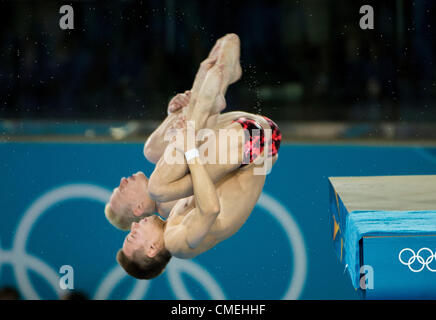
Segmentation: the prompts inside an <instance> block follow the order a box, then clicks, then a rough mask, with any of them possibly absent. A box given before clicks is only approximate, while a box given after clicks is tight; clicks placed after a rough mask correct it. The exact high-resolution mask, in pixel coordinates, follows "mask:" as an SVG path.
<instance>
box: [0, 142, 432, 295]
mask: <svg viewBox="0 0 436 320" xmlns="http://www.w3.org/2000/svg"><path fill="white" fill-rule="evenodd" d="M0 158H1V162H0V177H1V179H2V186H1V192H0V216H1V222H0V286H4V285H13V286H17V287H18V288H19V289H20V291H21V292H22V295H23V296H24V297H25V298H43V299H56V298H57V297H58V295H60V294H63V293H64V292H65V291H62V289H60V288H59V281H58V277H61V276H62V274H60V273H59V268H60V267H61V266H62V265H70V266H72V267H73V269H74V287H75V289H78V290H81V291H83V292H85V293H86V294H88V295H89V297H91V298H100V299H104V298H108V299H125V298H136V299H138V298H140V299H175V298H183V299H188V298H194V299H209V298H226V299H282V298H300V299H356V298H359V296H358V293H357V292H356V291H355V290H354V289H353V288H352V286H351V282H350V280H349V279H348V275H347V274H346V273H344V270H343V266H342V265H341V264H340V263H339V261H338V259H337V257H336V255H335V253H334V250H333V246H332V240H331V225H330V217H329V214H328V209H329V194H328V181H327V178H328V177H329V176H351V175H352V176H360V175H394V174H436V149H429V148H427V149H424V148H419V147H370V146H327V145H283V146H282V147H281V150H280V156H279V160H278V162H277V163H276V165H275V166H274V168H273V171H272V173H271V174H270V175H269V176H268V177H267V183H266V185H265V188H264V194H263V195H262V197H261V199H260V201H259V204H258V206H256V208H255V210H254V211H253V213H252V215H251V217H250V218H249V220H248V221H247V223H246V224H245V225H244V226H243V228H242V229H241V230H240V231H239V232H238V233H237V234H236V235H234V236H233V237H232V238H230V239H228V240H227V241H225V242H223V243H221V244H219V245H218V246H217V247H216V248H214V249H212V250H210V251H209V252H207V253H204V254H203V255H201V256H199V257H197V258H195V259H193V260H178V259H173V260H172V261H171V262H170V265H169V266H168V268H167V271H166V272H165V273H164V274H163V275H161V276H160V277H159V278H157V279H155V280H153V281H136V280H134V279H132V278H130V277H127V276H125V275H124V273H123V271H122V270H121V269H120V268H119V267H118V266H117V263H116V261H115V254H116V251H117V250H118V249H119V248H120V247H121V245H122V241H123V238H124V236H125V233H124V232H121V231H118V230H116V229H114V228H113V227H112V226H111V225H110V224H109V223H108V222H107V221H106V220H105V217H104V214H103V208H104V201H105V200H106V199H107V198H108V195H109V194H110V191H111V190H112V188H113V187H115V186H116V185H117V184H118V183H119V180H120V178H121V177H122V176H127V175H130V174H131V173H133V172H136V171H138V170H142V171H144V172H145V173H146V174H147V175H149V174H150V173H151V172H152V170H153V166H152V165H151V164H149V163H148V162H147V161H146V160H145V159H144V158H143V156H142V145H141V144H133V143H132V144H121V143H120V144H109V143H101V144H88V143H86V144H79V143H59V144H58V143H2V144H0Z"/></svg>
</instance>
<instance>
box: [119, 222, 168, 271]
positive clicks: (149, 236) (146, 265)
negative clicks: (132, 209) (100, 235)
mask: <svg viewBox="0 0 436 320" xmlns="http://www.w3.org/2000/svg"><path fill="white" fill-rule="evenodd" d="M164 230H165V221H163V220H162V219H161V218H159V217H158V216H157V215H153V216H150V217H146V218H143V219H141V220H140V221H139V223H138V222H133V223H132V226H131V228H130V233H129V234H128V235H127V236H126V238H125V240H124V243H123V247H122V249H120V250H119V251H118V253H117V261H118V263H119V264H120V265H121V266H122V267H123V269H124V270H125V271H126V272H127V273H128V274H129V275H131V276H132V277H135V278H137V279H152V278H155V277H157V276H158V275H160V274H161V273H162V272H163V271H164V269H165V267H166V265H167V263H168V262H169V260H170V259H171V254H170V252H169V251H168V250H167V249H166V248H165V242H164Z"/></svg>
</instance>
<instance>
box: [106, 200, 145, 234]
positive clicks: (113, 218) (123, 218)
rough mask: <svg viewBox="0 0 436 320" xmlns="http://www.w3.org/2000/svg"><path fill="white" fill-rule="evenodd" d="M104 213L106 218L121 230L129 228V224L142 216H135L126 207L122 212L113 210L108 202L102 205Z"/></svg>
mask: <svg viewBox="0 0 436 320" xmlns="http://www.w3.org/2000/svg"><path fill="white" fill-rule="evenodd" d="M104 214H105V216H106V219H108V221H109V222H110V223H111V224H112V225H113V226H114V227H115V228H118V229H121V230H123V231H127V230H130V226H131V225H132V223H133V222H138V221H139V220H141V218H142V216H140V217H137V216H135V215H134V214H133V212H132V210H129V209H126V210H125V211H124V212H118V213H116V212H114V211H113V210H112V207H111V206H110V204H109V203H106V206H105V207H104Z"/></svg>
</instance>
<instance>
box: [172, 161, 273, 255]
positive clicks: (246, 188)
mask: <svg viewBox="0 0 436 320" xmlns="http://www.w3.org/2000/svg"><path fill="white" fill-rule="evenodd" d="M253 165H254V163H252V164H250V165H248V166H246V167H244V169H239V170H236V171H234V172H232V173H230V174H228V175H227V176H226V177H224V178H223V179H221V181H219V182H218V183H217V184H216V190H217V195H218V198H219V201H220V206H221V210H220V213H219V215H218V217H217V219H216V220H215V223H214V224H213V225H212V227H211V229H210V230H209V233H208V235H207V236H206V237H205V238H204V240H203V241H202V243H201V244H200V245H199V246H197V247H196V248H195V249H192V248H190V247H189V245H188V243H187V242H186V241H184V243H182V244H181V243H177V246H174V245H171V244H170V243H166V245H168V247H167V249H168V250H169V251H170V252H171V254H172V255H173V256H175V257H177V258H181V259H190V258H193V257H195V256H197V255H199V254H201V253H203V252H205V251H207V250H209V249H211V248H212V247H214V246H215V245H216V244H218V243H220V242H221V241H223V240H225V239H227V238H229V237H230V236H232V235H233V234H234V233H236V232H237V231H238V230H239V229H240V228H241V226H242V225H243V224H244V223H245V221H246V220H247V218H248V217H249V216H250V213H251V212H252V210H253V208H254V206H255V205H256V202H257V200H258V198H259V196H260V193H261V192H262V189H263V185H264V183H265V175H255V174H253V167H252V166H253ZM194 206H195V200H194V196H190V197H187V198H184V199H181V200H179V201H178V202H177V203H176V205H175V206H174V208H173V209H172V210H171V213H170V215H169V217H168V219H167V226H166V230H165V238H167V236H168V235H169V234H170V233H171V232H173V231H174V230H175V229H176V228H177V226H178V225H180V224H181V223H182V221H184V220H185V219H195V213H194V212H195V210H193V209H194ZM185 222H186V221H185Z"/></svg>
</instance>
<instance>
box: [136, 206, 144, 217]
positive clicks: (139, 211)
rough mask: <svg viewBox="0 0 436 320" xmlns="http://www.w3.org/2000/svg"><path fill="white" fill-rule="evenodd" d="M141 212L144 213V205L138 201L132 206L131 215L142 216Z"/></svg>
mask: <svg viewBox="0 0 436 320" xmlns="http://www.w3.org/2000/svg"><path fill="white" fill-rule="evenodd" d="M143 213H144V206H143V205H142V203H139V204H137V205H136V206H134V207H133V215H134V216H135V217H140V216H142V214H143Z"/></svg>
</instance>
